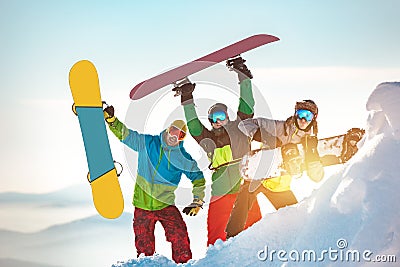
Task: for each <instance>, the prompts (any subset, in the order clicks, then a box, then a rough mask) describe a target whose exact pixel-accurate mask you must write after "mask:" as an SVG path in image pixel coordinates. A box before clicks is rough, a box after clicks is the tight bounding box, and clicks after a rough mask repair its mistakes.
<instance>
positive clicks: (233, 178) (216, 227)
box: [174, 57, 261, 245]
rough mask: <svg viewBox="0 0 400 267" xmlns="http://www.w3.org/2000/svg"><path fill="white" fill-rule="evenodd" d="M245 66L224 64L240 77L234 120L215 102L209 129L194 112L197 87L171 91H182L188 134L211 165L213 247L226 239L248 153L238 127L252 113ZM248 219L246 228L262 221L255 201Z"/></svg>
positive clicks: (235, 61) (209, 225)
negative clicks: (244, 159) (242, 162)
mask: <svg viewBox="0 0 400 267" xmlns="http://www.w3.org/2000/svg"><path fill="white" fill-rule="evenodd" d="M244 63H245V60H243V59H242V58H241V57H237V58H234V59H230V60H228V61H227V66H228V67H229V68H230V69H232V70H234V71H235V72H237V74H238V78H239V86H240V98H239V107H238V111H237V117H236V119H234V120H231V119H230V118H229V116H228V107H227V106H226V105H225V104H223V103H216V104H214V105H213V106H211V107H210V108H209V111H208V120H209V122H210V124H211V126H212V128H211V130H209V129H207V128H206V126H204V125H203V124H202V123H201V121H200V120H199V118H198V116H197V113H196V110H195V105H194V100H193V91H194V88H195V86H196V84H192V83H190V82H188V83H185V84H183V85H181V86H179V87H177V88H175V89H174V90H176V91H178V92H181V104H182V106H183V109H184V112H185V117H186V121H187V124H188V128H189V132H190V134H191V135H192V137H193V138H194V139H195V140H196V141H197V142H198V143H199V145H200V146H201V147H202V148H203V150H204V151H205V153H206V154H207V157H208V158H209V160H210V162H211V164H210V167H209V168H210V169H211V170H212V171H213V173H212V177H211V178H212V185H211V200H210V206H209V209H208V217H207V232H208V241H207V245H210V244H214V243H215V241H216V240H217V239H221V240H226V232H225V227H226V224H227V222H228V219H229V216H230V214H231V210H232V207H233V203H234V202H235V199H236V196H237V193H238V191H239V188H240V183H241V180H242V178H241V175H240V172H239V163H240V159H241V158H242V157H243V155H245V154H246V153H247V152H248V151H249V150H250V142H249V138H248V137H247V136H246V135H245V134H243V133H242V132H241V131H240V130H239V128H238V125H239V123H240V122H241V121H242V120H244V119H248V118H252V117H253V113H254V98H253V91H252V83H251V80H250V79H251V78H252V77H253V76H252V74H251V72H250V70H249V69H248V68H247V66H246V65H245V64H244ZM247 218H248V219H247V224H246V227H247V226H250V225H252V224H253V223H255V222H256V221H258V220H260V219H261V212H260V208H259V206H258V203H257V201H255V202H254V204H253V206H252V208H251V210H250V211H249V216H248V217H247Z"/></svg>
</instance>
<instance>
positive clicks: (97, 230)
mask: <svg viewBox="0 0 400 267" xmlns="http://www.w3.org/2000/svg"><path fill="white" fill-rule="evenodd" d="M0 240H1V244H0V259H1V258H3V261H7V260H6V259H14V260H12V261H11V263H10V264H17V263H18V262H19V260H21V261H29V263H27V264H26V265H25V264H23V265H18V264H17V265H14V266H31V267H32V266H35V267H36V266H43V267H50V266H51V267H52V266H74V267H75V266H76V267H78V266H82V267H88V266H93V267H95V266H111V264H113V263H115V262H117V261H118V260H121V259H128V258H132V257H135V256H136V252H135V249H134V244H133V242H134V241H133V232H132V214H128V213H123V214H122V216H121V217H119V218H118V219H115V220H107V219H104V218H103V217H101V216H100V215H95V216H91V217H88V218H85V219H81V220H76V221H73V222H71V223H67V224H60V225H56V226H52V227H49V228H47V229H45V230H43V231H40V232H36V233H27V234H25V233H19V232H14V231H5V230H0ZM30 262H32V263H36V264H39V265H32V264H31V263H30ZM41 263H43V264H42V265H40V264H41ZM46 264H47V265H46ZM0 266H13V265H8V264H2V261H0Z"/></svg>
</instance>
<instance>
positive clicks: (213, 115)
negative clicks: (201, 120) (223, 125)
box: [208, 110, 226, 123]
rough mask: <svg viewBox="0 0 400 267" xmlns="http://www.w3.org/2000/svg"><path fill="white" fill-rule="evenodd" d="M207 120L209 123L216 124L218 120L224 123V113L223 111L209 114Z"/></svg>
mask: <svg viewBox="0 0 400 267" xmlns="http://www.w3.org/2000/svg"><path fill="white" fill-rule="evenodd" d="M208 120H209V121H210V122H211V123H216V122H217V121H218V120H220V121H224V120H226V113H225V112H224V111H222V110H221V111H215V112H214V113H211V114H210V115H208Z"/></svg>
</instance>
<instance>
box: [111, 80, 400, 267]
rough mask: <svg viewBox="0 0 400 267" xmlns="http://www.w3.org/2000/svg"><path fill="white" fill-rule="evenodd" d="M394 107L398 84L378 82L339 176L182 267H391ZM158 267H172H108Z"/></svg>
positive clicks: (398, 183) (399, 251) (399, 169)
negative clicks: (362, 131) (355, 146)
mask: <svg viewBox="0 0 400 267" xmlns="http://www.w3.org/2000/svg"><path fill="white" fill-rule="evenodd" d="M399 104H400V83H399V82H392V83H382V84H380V85H378V86H377V88H376V89H375V90H374V91H373V93H372V94H371V96H370V97H369V99H368V102H367V105H366V107H367V110H368V111H369V113H370V114H369V117H368V120H367V133H366V135H365V137H364V139H363V140H362V141H361V142H360V143H361V147H360V150H359V152H358V153H357V154H356V155H355V156H354V157H353V158H352V159H351V160H350V161H349V162H348V163H347V164H346V165H344V166H343V168H342V170H341V171H340V172H338V173H337V174H335V175H334V176H332V177H330V178H329V179H328V180H327V181H326V182H325V184H323V185H322V186H321V187H320V189H319V190H317V191H314V192H313V194H312V195H311V196H310V197H308V198H307V199H305V200H304V201H302V202H301V203H299V204H298V205H296V206H291V207H287V208H284V209H280V210H279V211H277V212H276V213H273V214H270V215H268V216H267V217H265V218H263V219H262V220H261V221H260V222H258V223H256V224H254V225H253V226H252V227H250V228H249V229H248V230H246V231H244V232H242V233H241V234H239V235H238V236H236V237H234V238H231V239H229V240H228V241H226V242H222V241H221V240H219V241H217V242H216V244H215V245H214V246H210V247H209V248H208V251H207V255H206V257H205V258H203V259H200V260H198V261H191V262H189V263H187V264H185V266H265V265H268V266H299V265H302V266H304V265H307V266H308V265H312V266H331V265H337V264H339V265H340V266H345V265H348V264H349V262H350V263H351V264H354V265H355V266H364V265H365V264H367V263H368V262H369V263H375V262H378V261H380V262H391V266H395V263H393V262H394V261H396V259H397V261H399V260H400V236H399V235H400V220H399V218H400V209H398V207H397V206H396V205H397V204H398V203H400V194H399V193H398V189H399V188H400V179H399V177H398V173H400V164H399V161H398V153H399V151H400V142H399V139H400V134H399V129H400V115H399V112H398V111H399V106H400V105H399ZM192 242H195V240H192ZM164 265H165V266H173V265H175V264H174V263H172V262H171V261H170V260H167V259H166V258H165V257H163V256H158V255H157V256H154V257H145V258H139V259H133V260H130V261H129V262H125V263H123V262H122V263H119V265H114V266H123V267H130V266H164ZM354 265H353V266H354ZM382 266H384V264H383V265H382ZM385 266H386V265H385Z"/></svg>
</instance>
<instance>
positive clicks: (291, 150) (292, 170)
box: [281, 143, 303, 176]
mask: <svg viewBox="0 0 400 267" xmlns="http://www.w3.org/2000/svg"><path fill="white" fill-rule="evenodd" d="M281 154H282V159H283V167H284V169H285V170H286V171H287V172H288V173H289V174H290V175H294V176H297V175H300V174H301V173H302V172H303V166H302V163H303V159H302V158H301V156H300V154H299V149H298V148H297V145H296V144H292V143H289V144H286V145H283V146H282V147H281Z"/></svg>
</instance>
